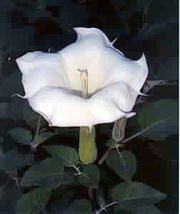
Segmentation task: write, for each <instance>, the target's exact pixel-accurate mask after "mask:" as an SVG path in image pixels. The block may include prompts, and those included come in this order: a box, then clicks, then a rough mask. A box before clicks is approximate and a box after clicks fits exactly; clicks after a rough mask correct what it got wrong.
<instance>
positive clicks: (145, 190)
mask: <svg viewBox="0 0 180 214" xmlns="http://www.w3.org/2000/svg"><path fill="white" fill-rule="evenodd" d="M165 196H166V195H165V194H164V193H161V192H159V191H158V190H156V189H154V188H152V187H150V186H148V185H146V184H143V183H139V182H124V183H121V184H119V185H117V186H115V187H114V188H113V190H112V199H113V200H117V201H118V202H119V205H120V207H121V208H122V209H128V210H133V209H137V208H139V207H147V206H150V205H152V204H155V203H158V202H159V201H161V200H162V199H164V198H165Z"/></svg>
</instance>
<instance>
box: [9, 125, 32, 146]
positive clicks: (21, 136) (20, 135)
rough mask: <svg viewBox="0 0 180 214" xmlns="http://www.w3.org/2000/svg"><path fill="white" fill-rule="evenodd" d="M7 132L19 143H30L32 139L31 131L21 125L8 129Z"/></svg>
mask: <svg viewBox="0 0 180 214" xmlns="http://www.w3.org/2000/svg"><path fill="white" fill-rule="evenodd" d="M8 134H9V135H10V136H11V137H12V138H13V139H14V140H15V141H16V142H17V143H21V144H28V145H29V144H30V142H31V140H32V133H31V131H30V130H28V129H25V128H22V127H17V128H13V129H10V130H9V131H8Z"/></svg>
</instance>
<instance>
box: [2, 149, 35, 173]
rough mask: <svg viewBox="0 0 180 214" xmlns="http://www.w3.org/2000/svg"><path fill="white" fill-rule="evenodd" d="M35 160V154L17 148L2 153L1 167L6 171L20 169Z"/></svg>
mask: <svg viewBox="0 0 180 214" xmlns="http://www.w3.org/2000/svg"><path fill="white" fill-rule="evenodd" d="M33 161H34V156H33V154H21V153H19V151H18V150H17V149H12V150H10V151H8V152H5V153H3V152H1V154H0V168H1V169H3V170H4V171H12V170H15V169H20V168H22V167H24V166H26V165H31V164H32V163H33Z"/></svg>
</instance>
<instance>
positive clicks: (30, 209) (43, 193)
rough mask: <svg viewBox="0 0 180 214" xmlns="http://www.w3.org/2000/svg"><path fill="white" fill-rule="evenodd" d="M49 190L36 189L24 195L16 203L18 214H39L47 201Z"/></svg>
mask: <svg viewBox="0 0 180 214" xmlns="http://www.w3.org/2000/svg"><path fill="white" fill-rule="evenodd" d="M50 194H51V189H49V188H38V189H35V190H33V191H31V192H28V193H26V194H24V195H23V196H22V197H21V198H20V199H19V200H18V203H17V208H16V210H17V213H18V214H39V212H40V211H41V210H42V209H43V208H44V207H45V205H46V203H47V202H48V200H49V197H50Z"/></svg>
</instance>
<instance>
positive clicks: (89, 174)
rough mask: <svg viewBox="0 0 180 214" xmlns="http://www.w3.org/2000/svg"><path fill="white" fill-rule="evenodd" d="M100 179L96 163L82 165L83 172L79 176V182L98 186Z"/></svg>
mask: <svg viewBox="0 0 180 214" xmlns="http://www.w3.org/2000/svg"><path fill="white" fill-rule="evenodd" d="M99 180H100V171H99V169H98V167H97V166H96V165H93V164H91V165H87V166H84V167H83V173H82V174H81V175H80V176H79V182H80V184H82V185H84V186H87V187H89V186H98V184H99Z"/></svg>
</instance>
